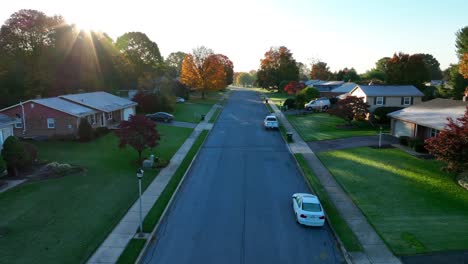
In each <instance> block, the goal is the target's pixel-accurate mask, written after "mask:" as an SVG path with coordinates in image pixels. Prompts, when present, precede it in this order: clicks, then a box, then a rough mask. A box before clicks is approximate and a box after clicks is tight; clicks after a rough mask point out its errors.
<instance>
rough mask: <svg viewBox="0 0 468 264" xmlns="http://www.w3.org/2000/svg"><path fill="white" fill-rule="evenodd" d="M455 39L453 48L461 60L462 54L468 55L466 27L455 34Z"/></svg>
mask: <svg viewBox="0 0 468 264" xmlns="http://www.w3.org/2000/svg"><path fill="white" fill-rule="evenodd" d="M455 35H456V37H457V39H456V40H455V47H456V51H457V55H458V58H461V57H462V56H463V54H465V53H468V26H466V27H464V28H462V29H460V30H459V31H458V32H457V33H455Z"/></svg>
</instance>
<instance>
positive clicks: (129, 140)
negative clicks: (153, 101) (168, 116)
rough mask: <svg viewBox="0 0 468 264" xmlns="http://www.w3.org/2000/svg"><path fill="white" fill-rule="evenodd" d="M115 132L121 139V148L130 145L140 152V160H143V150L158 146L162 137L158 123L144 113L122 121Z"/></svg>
mask: <svg viewBox="0 0 468 264" xmlns="http://www.w3.org/2000/svg"><path fill="white" fill-rule="evenodd" d="M115 134H116V135H117V137H119V139H120V143H119V147H120V148H124V147H125V146H127V145H129V146H130V147H132V148H133V149H135V150H136V151H137V152H138V162H141V154H142V152H143V151H144V150H145V149H147V148H154V147H156V145H157V143H158V141H159V139H160V136H159V133H158V131H157V130H156V123H155V122H153V121H151V120H149V119H148V118H146V117H145V116H144V115H132V116H130V118H129V120H128V121H125V120H124V121H122V122H120V124H119V127H118V130H116V131H115Z"/></svg>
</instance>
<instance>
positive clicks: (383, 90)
mask: <svg viewBox="0 0 468 264" xmlns="http://www.w3.org/2000/svg"><path fill="white" fill-rule="evenodd" d="M358 87H359V88H361V90H362V91H363V92H364V93H365V94H366V95H367V96H424V94H423V93H422V92H421V91H419V89H418V88H416V87H414V86H413V85H358Z"/></svg>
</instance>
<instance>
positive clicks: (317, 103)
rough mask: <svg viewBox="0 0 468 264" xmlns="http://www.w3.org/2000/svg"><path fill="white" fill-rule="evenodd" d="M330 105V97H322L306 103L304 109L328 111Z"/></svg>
mask: <svg viewBox="0 0 468 264" xmlns="http://www.w3.org/2000/svg"><path fill="white" fill-rule="evenodd" d="M330 105H331V103H330V99H328V98H326V97H322V98H317V99H314V100H311V101H310V102H308V103H307V104H305V105H304V109H306V110H307V111H312V110H315V111H327V110H328V108H330Z"/></svg>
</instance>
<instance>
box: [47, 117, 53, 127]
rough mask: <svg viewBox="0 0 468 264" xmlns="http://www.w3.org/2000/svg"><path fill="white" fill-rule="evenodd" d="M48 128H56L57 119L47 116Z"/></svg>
mask: <svg viewBox="0 0 468 264" xmlns="http://www.w3.org/2000/svg"><path fill="white" fill-rule="evenodd" d="M47 128H55V119H54V118H47Z"/></svg>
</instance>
